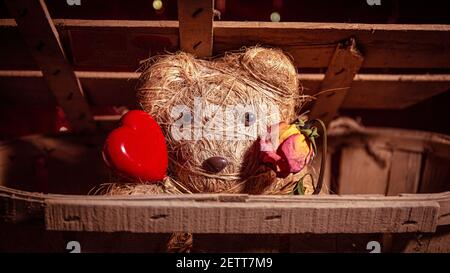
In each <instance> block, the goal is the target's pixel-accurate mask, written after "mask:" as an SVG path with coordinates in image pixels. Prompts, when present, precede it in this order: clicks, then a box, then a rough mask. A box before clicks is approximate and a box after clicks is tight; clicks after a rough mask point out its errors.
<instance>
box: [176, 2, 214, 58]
mask: <svg viewBox="0 0 450 273" xmlns="http://www.w3.org/2000/svg"><path fill="white" fill-rule="evenodd" d="M213 10H214V1H213V0H189V1H188V0H178V21H179V24H180V25H179V31H180V49H181V50H183V51H185V52H188V53H192V54H193V55H195V56H197V57H200V58H201V57H210V56H211V54H212V49H213V16H214V15H213Z"/></svg>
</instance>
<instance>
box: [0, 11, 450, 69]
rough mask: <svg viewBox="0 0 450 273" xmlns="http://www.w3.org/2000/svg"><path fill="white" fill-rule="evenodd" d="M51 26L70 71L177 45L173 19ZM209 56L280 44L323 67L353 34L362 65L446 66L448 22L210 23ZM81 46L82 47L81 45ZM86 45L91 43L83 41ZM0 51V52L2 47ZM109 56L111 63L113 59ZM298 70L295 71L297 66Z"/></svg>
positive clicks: (9, 63) (125, 61) (3, 62)
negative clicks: (66, 45)
mask: <svg viewBox="0 0 450 273" xmlns="http://www.w3.org/2000/svg"><path fill="white" fill-rule="evenodd" d="M55 24H56V27H57V29H58V30H59V31H60V32H61V31H68V32H70V34H71V35H69V36H70V37H71V45H72V48H73V51H74V54H73V55H74V59H75V62H74V65H75V68H76V69H86V70H115V71H117V70H122V71H123V70H126V71H134V70H135V69H136V68H137V67H138V65H139V60H143V59H146V58H148V56H149V50H148V49H149V48H151V52H150V54H151V55H154V54H155V53H158V52H161V51H162V52H163V51H164V49H167V50H169V51H175V50H177V49H178V48H179V45H178V37H179V34H178V22H176V21H127V20H120V21H113V20H109V21H108V20H106V21H103V20H74V19H71V20H55ZM213 25H214V41H213V48H214V54H222V53H224V52H225V51H228V50H236V49H239V48H241V47H242V46H253V45H256V44H260V45H268V46H275V47H280V48H282V49H284V50H285V51H287V52H288V53H289V54H290V55H291V56H293V58H294V61H295V65H296V66H297V67H300V68H325V67H327V66H328V65H329V63H330V59H331V58H332V56H333V54H334V51H335V49H336V45H337V44H338V43H339V42H341V41H344V40H348V39H349V38H350V37H355V39H356V41H357V43H358V45H359V46H360V47H361V48H362V49H363V51H364V57H365V60H364V63H363V66H362V67H364V68H444V69H446V68H448V67H450V35H449V34H448V33H449V30H450V26H449V25H432V24H426V25H423V24H422V25H414V24H408V25H401V24H347V23H296V22H292V23H286V22H283V23H276V24H275V23H270V22H230V21H227V22H226V21H219V22H214V23H213ZM0 26H2V35H3V36H2V37H4V40H6V41H9V44H8V45H11V44H14V45H15V44H18V43H19V42H20V41H18V40H17V35H16V34H15V30H14V28H15V23H14V22H12V21H11V20H9V19H6V20H5V19H2V20H0ZM86 44H87V45H86ZM89 44H91V45H89ZM0 46H1V47H0V48H1V49H2V50H3V49H8V54H6V53H5V54H4V57H5V58H2V59H0V67H3V69H20V68H18V67H17V66H14V63H15V62H16V60H19V59H21V60H23V61H26V59H24V58H23V57H21V54H23V50H22V49H21V47H16V46H8V47H7V48H5V46H6V45H5V44H2V45H0ZM2 50H0V52H1V51H2ZM114 60H115V61H114ZM300 71H301V70H300Z"/></svg>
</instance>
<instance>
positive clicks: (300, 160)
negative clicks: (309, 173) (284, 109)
mask: <svg viewBox="0 0 450 273" xmlns="http://www.w3.org/2000/svg"><path fill="white" fill-rule="evenodd" d="M275 126H277V127H272V128H270V129H269V133H268V134H266V135H265V136H263V137H261V138H260V142H259V143H260V149H261V160H262V162H264V163H267V164H268V165H269V166H270V167H271V168H272V169H273V170H274V171H275V172H276V173H277V176H278V177H282V178H284V177H287V176H288V175H289V174H290V173H298V172H300V171H301V170H303V168H304V167H305V166H306V165H307V164H308V163H309V162H310V161H311V159H312V157H313V156H314V149H313V147H312V143H311V142H310V141H309V139H307V138H306V137H305V135H304V134H303V133H302V132H301V131H300V130H299V128H298V126H297V125H296V124H290V125H289V124H287V123H285V122H280V123H279V124H277V125H275ZM276 129H278V130H276ZM276 131H278V138H277V137H276ZM274 135H275V136H274Z"/></svg>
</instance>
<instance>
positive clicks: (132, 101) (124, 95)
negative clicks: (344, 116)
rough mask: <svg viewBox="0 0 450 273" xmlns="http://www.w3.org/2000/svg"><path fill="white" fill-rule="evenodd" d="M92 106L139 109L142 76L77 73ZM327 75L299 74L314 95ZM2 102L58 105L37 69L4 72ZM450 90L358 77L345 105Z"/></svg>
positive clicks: (444, 82) (446, 83)
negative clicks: (139, 78) (138, 81)
mask: <svg viewBox="0 0 450 273" xmlns="http://www.w3.org/2000/svg"><path fill="white" fill-rule="evenodd" d="M75 75H76V76H77V78H79V80H80V82H81V85H82V88H83V91H84V93H85V98H86V99H87V101H88V103H89V104H90V105H116V106H120V105H122V106H128V107H133V108H134V107H137V106H138V104H137V102H136V96H135V90H134V89H135V86H136V83H137V79H138V77H139V73H135V72H100V71H99V72H93V71H75ZM324 77H325V76H324V74H299V80H300V81H301V83H302V85H303V87H304V92H305V94H307V95H314V94H315V93H317V91H318V90H319V89H320V84H321V82H322V81H323V79H324ZM0 86H1V87H2V89H1V90H0V98H1V100H2V101H4V102H5V101H8V102H14V103H23V104H30V103H34V104H55V100H54V98H53V95H52V94H51V92H50V91H49V90H48V88H47V86H46V85H45V82H44V80H43V78H42V72H40V71H35V70H0ZM449 89H450V75H446V74H437V75H433V74H431V75H415V74H412V75H398V74H357V75H356V76H355V78H354V80H353V83H352V88H351V89H350V90H349V91H348V95H347V97H346V99H345V100H344V102H343V104H342V108H346V109H355V108H363V109H402V108H405V107H408V106H411V105H414V104H416V103H418V102H420V101H422V100H425V99H428V98H430V97H432V96H434V95H437V94H440V93H443V92H445V91H447V90H449Z"/></svg>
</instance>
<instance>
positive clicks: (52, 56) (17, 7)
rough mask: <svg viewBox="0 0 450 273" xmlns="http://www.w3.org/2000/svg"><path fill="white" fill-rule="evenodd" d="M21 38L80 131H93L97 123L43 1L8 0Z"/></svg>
mask: <svg viewBox="0 0 450 273" xmlns="http://www.w3.org/2000/svg"><path fill="white" fill-rule="evenodd" d="M5 3H6V4H7V6H8V8H9V11H10V13H11V14H12V15H13V16H14V18H15V20H16V22H17V24H18V28H19V31H20V34H21V37H22V38H23V40H24V41H25V43H26V44H27V47H28V49H29V52H30V53H31V55H32V57H33V59H34V61H35V62H36V63H37V65H38V67H39V68H40V69H41V70H42V73H43V77H44V80H45V82H46V84H47V85H48V89H49V90H50V91H51V92H52V93H53V95H54V96H55V98H56V100H57V102H58V103H59V105H60V106H61V107H62V108H63V110H64V112H65V113H66V115H67V118H68V119H69V121H70V123H71V126H72V127H73V129H74V130H76V131H84V130H93V129H95V123H94V120H93V118H92V116H91V113H90V111H89V107H88V105H87V103H86V101H85V100H84V97H83V91H82V89H81V85H80V83H79V81H78V79H77V78H76V76H75V73H74V72H73V69H72V66H71V65H70V64H69V62H68V60H67V59H66V55H65V53H64V50H63V48H62V45H61V42H60V40H59V35H58V32H57V31H56V29H55V27H54V25H53V22H52V20H51V18H50V15H49V13H48V10H47V7H46V6H45V3H44V1H43V0H40V1H27V0H7V1H5Z"/></svg>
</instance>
